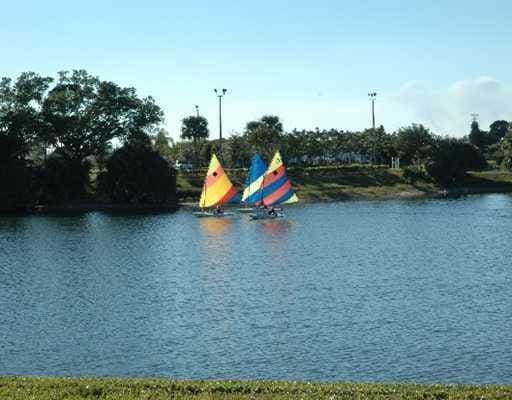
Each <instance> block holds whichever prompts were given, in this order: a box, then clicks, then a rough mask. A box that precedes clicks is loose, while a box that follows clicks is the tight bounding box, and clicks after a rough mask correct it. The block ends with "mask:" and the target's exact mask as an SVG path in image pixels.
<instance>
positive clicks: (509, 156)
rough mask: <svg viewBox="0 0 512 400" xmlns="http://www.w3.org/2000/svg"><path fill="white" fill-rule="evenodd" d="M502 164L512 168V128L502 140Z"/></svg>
mask: <svg viewBox="0 0 512 400" xmlns="http://www.w3.org/2000/svg"><path fill="white" fill-rule="evenodd" d="M501 151H502V157H503V160H502V163H501V164H502V166H503V167H505V168H507V169H509V170H512V130H509V131H508V132H507V134H506V135H505V137H504V138H503V140H502V142H501Z"/></svg>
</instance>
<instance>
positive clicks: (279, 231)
mask: <svg viewBox="0 0 512 400" xmlns="http://www.w3.org/2000/svg"><path fill="white" fill-rule="evenodd" d="M259 224H260V226H261V228H262V230H263V231H264V233H266V234H267V235H271V236H273V237H275V238H278V239H286V237H287V236H288V234H289V232H290V229H291V226H292V225H291V222H290V221H289V220H287V219H274V220H264V221H260V222H259Z"/></svg>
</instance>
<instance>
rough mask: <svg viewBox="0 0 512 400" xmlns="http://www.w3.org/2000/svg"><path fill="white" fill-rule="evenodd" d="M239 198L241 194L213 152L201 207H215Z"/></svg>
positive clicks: (200, 202) (236, 200) (200, 203)
mask: <svg viewBox="0 0 512 400" xmlns="http://www.w3.org/2000/svg"><path fill="white" fill-rule="evenodd" d="M239 200H240V194H239V193H238V192H237V190H236V188H235V187H234V186H233V184H232V183H231V181H230V180H229V178H228V176H227V174H226V172H225V171H224V168H222V165H221V164H220V162H219V160H218V158H217V156H216V155H215V154H213V155H212V159H211V161H210V166H209V167H208V172H207V173H206V178H205V180H204V185H203V192H202V193H201V199H200V200H199V207H201V208H207V207H215V206H219V205H222V204H226V203H234V202H238V201H239Z"/></svg>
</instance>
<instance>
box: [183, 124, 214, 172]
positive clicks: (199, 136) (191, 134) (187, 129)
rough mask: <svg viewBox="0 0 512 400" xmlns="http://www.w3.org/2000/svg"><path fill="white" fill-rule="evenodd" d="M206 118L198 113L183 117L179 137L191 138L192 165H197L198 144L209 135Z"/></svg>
mask: <svg viewBox="0 0 512 400" xmlns="http://www.w3.org/2000/svg"><path fill="white" fill-rule="evenodd" d="M209 133H210V132H209V130H208V120H207V119H206V118H205V117H202V116H200V115H198V116H195V115H193V116H190V117H187V118H183V121H182V126H181V138H182V139H188V140H192V142H193V143H194V165H195V167H198V166H199V147H198V146H199V144H200V143H201V141H202V140H204V139H207V138H208V135H209Z"/></svg>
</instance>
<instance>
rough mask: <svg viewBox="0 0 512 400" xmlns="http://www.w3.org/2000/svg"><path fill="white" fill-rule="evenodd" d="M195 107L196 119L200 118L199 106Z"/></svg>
mask: <svg viewBox="0 0 512 400" xmlns="http://www.w3.org/2000/svg"><path fill="white" fill-rule="evenodd" d="M194 107H195V108H196V117H199V106H198V105H197V104H196V105H195V106H194Z"/></svg>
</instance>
